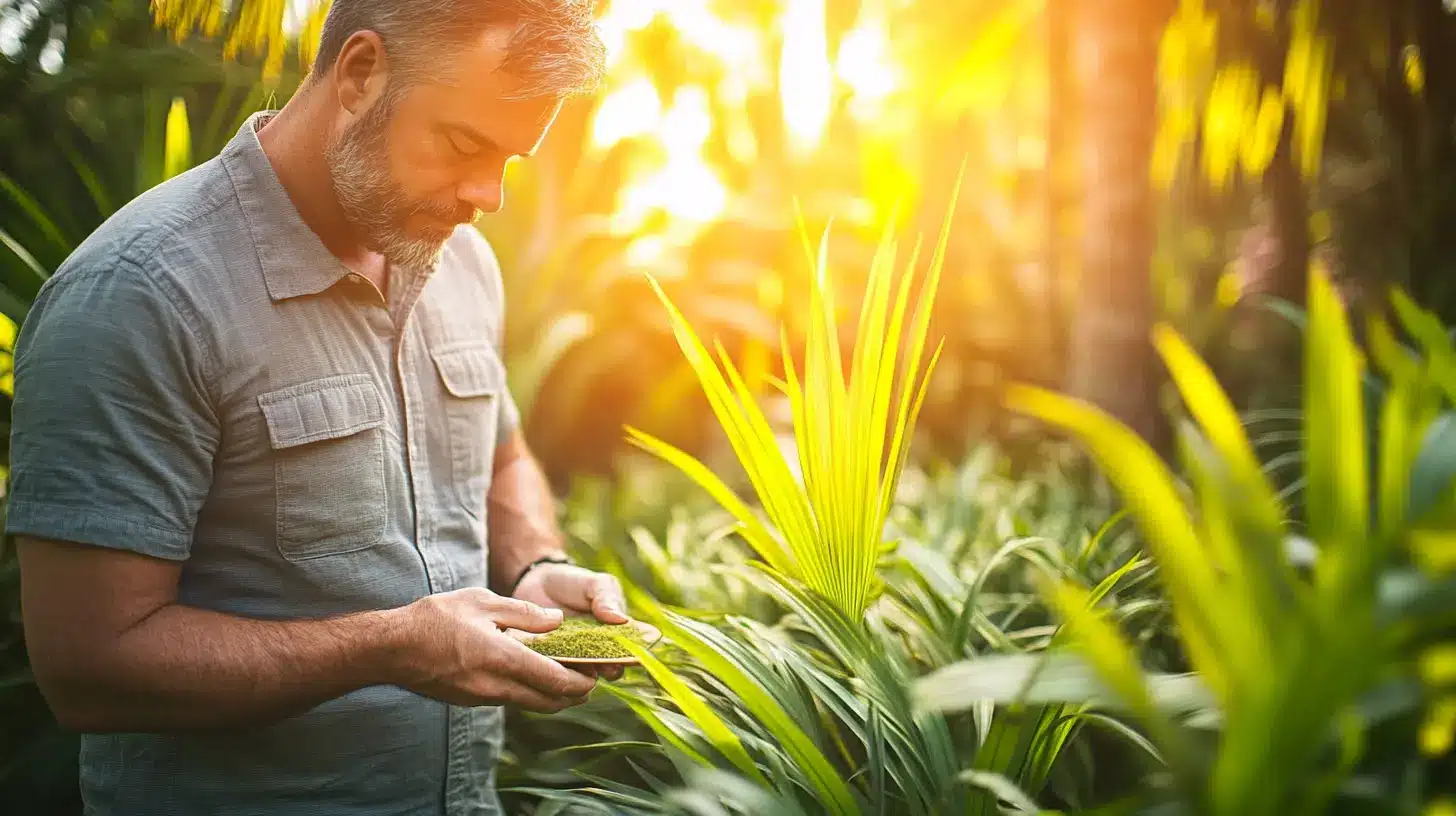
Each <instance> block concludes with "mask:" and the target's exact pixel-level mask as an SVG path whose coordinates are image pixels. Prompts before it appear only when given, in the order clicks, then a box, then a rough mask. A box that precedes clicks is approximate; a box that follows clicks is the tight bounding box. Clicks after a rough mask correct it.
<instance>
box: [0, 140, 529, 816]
mask: <svg viewBox="0 0 1456 816" xmlns="http://www.w3.org/2000/svg"><path fill="white" fill-rule="evenodd" d="M269 113H270V112H263V113H259V114H255V115H254V116H253V117H252V118H250V119H249V121H248V122H247V123H246V124H245V125H244V126H243V127H242V128H241V129H240V130H239V131H238V133H237V135H236V136H235V137H234V138H233V139H232V140H231V141H230V143H229V144H228V145H227V147H226V148H225V149H224V150H223V151H222V153H221V154H220V155H219V156H217V157H215V158H213V159H212V160H210V161H207V162H206V163H204V164H202V165H200V166H198V167H196V168H194V169H192V170H190V171H188V172H186V173H183V174H181V175H180V176H178V177H176V178H174V179H172V180H170V181H168V182H167V183H165V184H162V185H160V186H158V187H156V188H154V189H152V190H151V191H149V192H147V193H145V194H143V195H142V196H140V197H139V198H137V199H135V200H134V201H132V202H131V203H129V204H128V205H127V206H125V207H124V208H122V209H121V210H119V211H118V212H117V213H115V214H114V215H113V216H112V217H111V218H110V219H109V220H107V222H106V223H105V224H103V225H102V226H101V227H100V228H99V229H98V230H97V231H96V232H95V233H94V234H93V235H91V236H90V237H89V238H88V239H87V240H86V241H85V242H84V243H83V244H82V245H81V246H80V247H79V248H78V249H77V250H76V251H75V253H74V254H73V255H72V256H71V257H70V258H69V259H68V260H67V261H66V262H65V264H64V265H63V266H62V267H61V268H60V269H59V270H58V271H57V272H56V274H55V275H54V276H53V277H52V278H51V279H50V280H49V281H47V283H46V284H45V286H44V287H43V289H42V291H41V293H40V296H39V298H38V300H37V301H36V303H35V306H34V308H33V310H32V311H31V312H30V314H29V316H28V317H27V319H26V320H25V321H24V324H23V326H22V329H21V332H20V336H19V338H18V342H17V347H16V353H15V394H16V399H15V403H14V415H13V426H12V432H11V433H12V436H11V446H12V447H11V467H12V483H11V486H10V499H9V513H8V518H7V528H8V532H9V533H12V534H28V535H32V536H41V537H45V538H51V539H59V540H67V541H73V542H82V543H85V544H90V545H95V546H99V547H108V548H114V549H119V550H130V551H133V552H138V553H144V554H146V555H149V556H155V557H157V558H163V559H168V560H171V561H175V562H178V563H180V564H181V584H180V586H179V594H180V598H179V600H180V602H181V603H183V604H188V605H192V606H198V607H205V608H208V609H213V610H217V611H220V612H225V613H228V614H231V615H237V616H243V617H248V618H262V619H293V618H317V617H324V616H330V615H339V614H343V613H349V612H357V611H361V610H372V609H382V608H389V607H398V606H402V605H405V604H408V603H410V602H411V601H414V600H416V599H418V598H420V597H422V596H425V595H427V594H430V593H437V592H443V591H447V590H452V589H457V588H460V587H467V586H484V585H485V584H486V576H487V570H486V542H487V534H486V505H485V500H486V491H487V489H488V487H489V483H490V478H491V470H492V460H493V455H494V451H495V446H496V443H497V441H500V440H503V439H504V435H505V434H506V433H508V432H509V431H510V430H511V429H512V428H513V427H514V426H515V425H516V423H517V422H518V415H517V412H516V408H515V406H514V403H513V401H512V400H511V397H510V395H509V393H508V391H507V389H506V384H505V377H504V373H505V372H504V367H503V365H502V361H501V357H500V350H499V338H500V329H501V319H502V315H501V312H502V305H503V299H502V292H501V278H500V270H499V267H498V265H497V262H496V260H495V257H494V255H493V254H492V252H491V250H490V248H489V246H488V245H487V244H486V242H485V241H484V239H483V238H482V237H481V236H480V235H479V233H477V232H476V231H475V230H473V229H471V228H469V227H462V228H460V229H458V230H457V231H456V232H455V233H454V235H453V236H452V237H451V238H450V239H449V240H448V241H447V243H446V245H445V248H444V251H443V254H442V257H441V259H440V261H439V262H438V264H437V265H436V266H435V267H434V268H433V269H412V270H402V269H392V270H391V273H390V274H391V277H390V281H389V285H388V287H386V288H387V291H388V299H387V301H386V299H383V298H381V296H380V294H379V291H378V290H377V289H375V288H374V286H373V285H372V284H370V283H369V282H368V281H367V280H366V279H364V278H360V277H357V276H354V275H352V274H351V273H350V272H349V270H348V269H346V268H345V267H344V266H343V265H342V264H341V263H340V262H339V261H338V260H337V259H336V258H334V257H333V256H332V255H330V254H329V252H328V251H327V250H326V249H325V248H324V245H323V244H322V243H321V242H320V241H319V239H318V238H317V236H316V235H315V234H314V233H313V232H311V231H310V230H309V228H308V227H307V226H306V225H305V224H304V222H303V221H302V220H301V219H300V217H299V215H298V212H297V210H296V209H295V208H294V206H293V204H292V203H291V201H290V199H289V197H288V195H287V193H286V191H285V190H284V188H283V187H282V186H281V184H280V183H279V181H278V178H277V177H276V176H275V174H274V172H273V169H272V166H271V164H270V163H269V161H268V159H267V157H266V156H265V154H264V153H263V151H262V149H261V147H260V145H259V142H258V138H257V134H256V129H257V128H258V127H261V123H262V121H264V119H265V117H266V116H267V115H269ZM215 647H216V648H218V649H226V648H227V644H226V643H218V644H215ZM262 670H263V671H265V672H266V671H267V667H266V666H265V667H262ZM501 723H502V714H501V711H500V709H498V708H494V707H481V708H462V707H454V706H449V705H446V704H444V703H440V702H436V701H434V700H431V699H428V698H425V697H422V696H419V695H416V694H413V693H411V692H408V691H405V690H403V689H400V688H397V687H394V686H375V687H370V688H365V689H362V690H360V691H357V692H354V693H351V694H348V695H345V696H344V697H341V698H339V699H336V700H333V701H331V702H327V703H324V704H322V705H320V706H318V707H316V708H314V709H313V710H311V711H309V712H307V713H305V714H303V715H300V716H297V717H294V718H292V719H288V720H286V721H283V722H279V723H276V724H260V725H258V726H257V727H251V728H243V729H238V730H231V731H227V732H225V733H208V734H198V733H187V734H183V733H164V734H88V735H83V738H82V742H81V757H80V783H81V790H82V794H83V797H84V799H85V803H86V812H87V813H90V814H106V815H108V816H109V815H110V814H125V816H151V815H152V814H156V816H163V815H164V814H165V816H178V815H179V814H210V815H211V816H232V815H233V814H239V815H241V814H258V815H259V816H262V815H263V814H267V815H268V816H292V814H312V815H315V816H317V815H319V814H325V815H332V814H351V815H352V814H359V816H364V815H365V814H368V816H376V815H378V816H384V814H398V815H399V816H404V814H410V815H411V816H414V815H415V814H450V816H464V815H465V814H471V815H472V816H474V815H475V814H496V813H499V812H500V807H499V802H498V800H497V798H496V793H495V774H494V766H495V762H496V760H497V757H498V755H499V751H500V745H501Z"/></svg>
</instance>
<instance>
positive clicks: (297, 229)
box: [222, 111, 349, 301]
mask: <svg viewBox="0 0 1456 816" xmlns="http://www.w3.org/2000/svg"><path fill="white" fill-rule="evenodd" d="M276 113H277V111H258V112H257V113H254V114H253V115H251V116H249V117H248V119H247V121H246V122H244V123H243V126H242V127H241V128H239V129H238V132H237V135H235V136H234V137H233V138H232V139H231V140H229V142H228V144H227V146H226V147H224V148H223V150H222V163H223V166H224V167H225V168H226V169H227V173H228V176H229V178H231V179H232V183H233V189H234V191H235V192H236V193H237V197H238V202H239V204H240V205H241V207H242V212H243V220H244V221H246V222H247V228H248V233H249V235H251V236H252V239H253V245H254V246H255V247H256V248H257V252H258V263H259V264H260V265H261V266H262V269H263V280H264V283H265V284H266V285H267V287H268V295H269V297H271V298H272V299H273V300H275V301H279V300H286V299H288V298H294V297H301V296H304V295H316V294H318V293H319V292H322V291H324V290H326V289H328V288H329V287H331V286H333V285H334V284H336V283H338V282H339V281H340V280H341V279H343V278H344V277H345V276H346V275H348V274H349V268H348V267H346V266H344V264H343V262H342V261H340V260H339V259H338V258H336V257H335V256H334V255H333V254H332V253H331V252H329V250H328V248H327V247H325V246H324V243H323V241H321V240H320V239H319V237H318V235H317V234H316V233H315V232H314V231H313V230H312V229H310V228H309V226H308V225H307V224H305V223H304V221H303V217H302V216H300V215H299V214H298V208H297V207H295V206H294V205H293V200H292V199H290V198H289V197H288V191H287V190H286V189H284V187H283V184H282V182H280V181H279V180H278V175H277V173H276V172H274V170H273V164H272V163H271V162H270V161H269V160H268V156H267V154H265V153H264V152H263V146H262V144H261V143H260V142H259V141H258V129H259V128H261V127H263V124H264V123H265V122H267V121H268V119H269V118H271V117H272V116H273V115H275V114H276Z"/></svg>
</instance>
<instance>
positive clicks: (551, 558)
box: [506, 555, 576, 596]
mask: <svg viewBox="0 0 1456 816" xmlns="http://www.w3.org/2000/svg"><path fill="white" fill-rule="evenodd" d="M542 564H572V565H575V564H576V562H575V561H573V560H571V556H569V555H543V556H541V557H540V558H537V559H536V560H535V561H532V562H531V563H529V564H527V565H526V566H525V568H524V569H522V570H521V571H520V573H519V574H517V575H516V580H514V581H512V582H511V588H510V589H509V590H507V591H506V595H507V596H512V595H515V594H516V588H517V587H519V586H520V585H521V581H524V580H525V579H526V576H527V575H529V574H530V573H531V570H533V569H535V568H537V567H539V566H541V565H542Z"/></svg>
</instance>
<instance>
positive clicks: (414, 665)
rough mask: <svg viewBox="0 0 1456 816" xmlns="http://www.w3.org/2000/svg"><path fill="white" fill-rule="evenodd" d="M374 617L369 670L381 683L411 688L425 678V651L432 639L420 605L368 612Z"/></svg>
mask: <svg viewBox="0 0 1456 816" xmlns="http://www.w3.org/2000/svg"><path fill="white" fill-rule="evenodd" d="M366 614H368V615H371V616H374V617H375V619H374V620H373V621H371V625H370V627H369V628H370V630H371V631H372V633H373V637H371V638H370V641H369V647H368V648H367V649H366V657H365V662H366V665H367V669H366V671H367V672H368V673H369V675H370V676H371V677H374V678H377V681H378V682H379V683H383V684H387V685H397V686H404V687H408V686H412V685H414V684H416V683H418V682H420V681H421V680H423V679H425V676H424V674H425V672H424V669H423V668H422V667H424V666H428V665H430V661H429V659H428V658H427V657H426V655H425V652H427V651H428V648H427V642H428V641H429V640H430V639H431V638H432V637H433V633H431V632H430V631H429V627H427V626H425V624H424V622H423V620H422V617H421V615H420V608H419V606H418V605H417V604H413V603H412V604H409V605H407V606H401V607H398V608H395V609H384V610H380V611H379V612H370V613H366Z"/></svg>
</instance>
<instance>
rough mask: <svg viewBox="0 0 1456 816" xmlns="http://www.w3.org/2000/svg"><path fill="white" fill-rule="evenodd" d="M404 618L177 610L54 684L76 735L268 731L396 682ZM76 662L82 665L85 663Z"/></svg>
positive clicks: (134, 630) (164, 611)
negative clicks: (300, 617) (285, 617)
mask: <svg viewBox="0 0 1456 816" xmlns="http://www.w3.org/2000/svg"><path fill="white" fill-rule="evenodd" d="M400 620H401V617H400V612H399V610H395V611H386V612H366V613H360V614H357V615H350V616H345V617H339V618H333V619H327V620H310V621H262V620H251V619H245V618H237V617H233V616H229V615H225V614H222V613H218V612H214V611H210V610H205V609H198V608H195V607H187V606H182V605H177V604H172V605H168V606H164V607H162V608H161V609H159V610H157V611H156V612H154V613H152V614H151V615H149V616H147V617H146V618H145V619H143V620H142V621H140V622H138V623H137V624H136V625H134V626H133V627H131V628H130V629H128V630H127V631H126V632H125V633H124V634H123V635H122V636H121V637H120V638H119V639H117V641H116V642H115V644H114V647H113V648H112V649H110V650H109V652H108V654H106V655H104V656H92V657H91V658H90V659H89V660H88V661H86V662H85V664H84V665H86V670H83V671H75V672H71V673H70V674H71V676H70V677H67V678H58V679H57V682H55V683H53V684H52V686H51V687H52V688H53V689H55V690H56V692H57V695H58V696H59V697H60V698H61V699H60V700H57V701H55V702H58V703H60V705H57V706H56V707H57V713H58V714H60V715H61V719H62V721H63V722H66V723H67V724H68V725H70V726H71V727H73V728H76V729H77V730H84V731H167V730H192V729H213V728H228V727H235V726H247V725H263V724H267V723H270V722H275V721H278V720H281V719H285V718H287V717H290V716H293V715H296V714H300V713H302V712H304V711H307V710H308V709H310V708H312V707H314V706H316V705H318V704H320V703H322V702H325V701H327V700H331V699H333V698H335V697H339V696H341V695H343V694H346V693H348V692H350V691H353V690H355V689H358V688H363V687H365V686H369V685H376V684H381V683H389V682H395V677H394V675H395V674H396V673H397V671H398V669H397V667H396V666H395V665H394V664H395V663H396V661H394V660H393V659H392V653H393V651H394V646H395V644H397V643H399V642H402V640H403V638H402V633H401V632H400V629H401V624H400ZM75 665H78V666H79V665H82V663H81V662H79V661H78V662H77V663H76V664H75Z"/></svg>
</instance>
